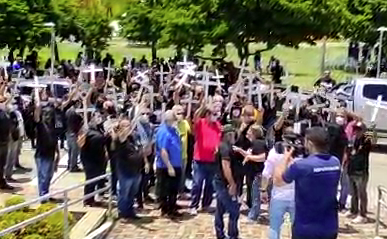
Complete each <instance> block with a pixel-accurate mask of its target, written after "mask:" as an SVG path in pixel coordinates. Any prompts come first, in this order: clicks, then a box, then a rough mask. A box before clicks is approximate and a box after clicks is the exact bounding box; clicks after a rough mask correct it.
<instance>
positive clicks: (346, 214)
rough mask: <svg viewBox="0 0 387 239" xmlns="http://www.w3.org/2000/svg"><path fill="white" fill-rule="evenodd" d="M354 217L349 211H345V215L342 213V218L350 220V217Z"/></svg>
mask: <svg viewBox="0 0 387 239" xmlns="http://www.w3.org/2000/svg"><path fill="white" fill-rule="evenodd" d="M355 216H356V215H355V214H353V213H352V212H351V211H347V212H346V213H344V217H346V218H351V217H355Z"/></svg>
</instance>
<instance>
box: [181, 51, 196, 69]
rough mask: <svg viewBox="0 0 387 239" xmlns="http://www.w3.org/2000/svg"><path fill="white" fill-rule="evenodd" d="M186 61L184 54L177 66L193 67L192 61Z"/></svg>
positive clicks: (186, 57)
mask: <svg viewBox="0 0 387 239" xmlns="http://www.w3.org/2000/svg"><path fill="white" fill-rule="evenodd" d="M187 59H188V56H187V53H185V54H184V56H183V61H180V62H177V65H179V66H184V67H189V66H192V65H195V64H194V63H193V62H192V61H188V60H187Z"/></svg>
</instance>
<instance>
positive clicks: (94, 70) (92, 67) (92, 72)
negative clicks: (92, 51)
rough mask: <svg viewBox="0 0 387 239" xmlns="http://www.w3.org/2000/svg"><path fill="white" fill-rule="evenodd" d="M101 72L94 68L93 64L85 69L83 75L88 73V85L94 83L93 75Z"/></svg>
mask: <svg viewBox="0 0 387 239" xmlns="http://www.w3.org/2000/svg"><path fill="white" fill-rule="evenodd" d="M102 71H103V70H102V69H100V68H95V65H94V64H91V65H90V66H89V67H88V68H87V69H85V70H83V71H82V72H83V73H90V75H91V76H90V83H91V84H93V83H95V73H96V72H102Z"/></svg>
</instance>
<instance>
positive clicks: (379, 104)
mask: <svg viewBox="0 0 387 239" xmlns="http://www.w3.org/2000/svg"><path fill="white" fill-rule="evenodd" d="M382 99H383V95H379V96H378V99H377V101H376V104H375V103H373V102H370V101H367V102H366V104H367V105H369V106H373V107H374V110H373V112H372V117H371V123H372V124H374V123H375V121H376V117H377V115H378V113H379V109H384V110H387V107H385V106H382Z"/></svg>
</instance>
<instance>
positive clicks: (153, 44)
mask: <svg viewBox="0 0 387 239" xmlns="http://www.w3.org/2000/svg"><path fill="white" fill-rule="evenodd" d="M151 44H152V60H155V59H156V58H157V42H156V41H152V43H151Z"/></svg>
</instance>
